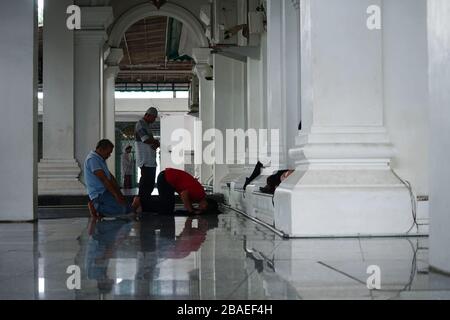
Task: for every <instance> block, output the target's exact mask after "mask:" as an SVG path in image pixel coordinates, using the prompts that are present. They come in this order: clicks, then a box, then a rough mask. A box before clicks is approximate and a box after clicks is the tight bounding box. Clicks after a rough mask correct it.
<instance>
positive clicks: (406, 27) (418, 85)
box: [383, 0, 429, 195]
mask: <svg viewBox="0 0 450 320" xmlns="http://www.w3.org/2000/svg"><path fill="white" fill-rule="evenodd" d="M426 15H427V4H426V1H423V0H389V1H384V4H383V57H384V64H383V67H384V104H385V105H384V110H385V115H384V117H385V125H386V128H387V129H388V132H389V136H390V138H391V141H392V143H393V144H394V147H395V149H396V156H395V157H394V158H393V161H392V167H393V168H394V170H396V172H397V173H398V174H399V175H400V176H401V177H403V178H404V179H407V180H409V181H410V182H411V184H412V186H413V188H414V191H415V192H416V193H417V194H418V195H428V180H427V179H428V147H429V144H428V138H429V123H428V119H427V116H428V112H429V111H428V70H427V69H428V52H427V21H426V18H427V16H426Z"/></svg>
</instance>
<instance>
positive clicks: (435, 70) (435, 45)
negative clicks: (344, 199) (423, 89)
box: [428, 0, 450, 272]
mask: <svg viewBox="0 0 450 320" xmlns="http://www.w3.org/2000/svg"><path fill="white" fill-rule="evenodd" d="M428 25H429V32H428V37H429V68H430V69H429V71H430V113H429V116H430V140H429V142H430V161H429V164H430V180H429V181H430V217H431V218H430V220H431V225H430V265H431V266H432V267H434V268H437V269H439V270H442V271H446V272H450V250H449V248H448V245H449V243H450V232H449V230H450V214H449V208H450V196H449V195H450V188H449V183H450V166H449V165H448V163H449V159H450V138H449V137H450V108H449V106H450V90H449V88H450V63H449V61H450V1H448V0H429V1H428Z"/></svg>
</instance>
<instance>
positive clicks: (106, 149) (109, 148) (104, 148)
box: [95, 139, 114, 160]
mask: <svg viewBox="0 0 450 320" xmlns="http://www.w3.org/2000/svg"><path fill="white" fill-rule="evenodd" d="M113 149H114V144H113V143H112V142H111V141H109V140H108V139H102V140H100V141H99V142H98V143H97V146H96V147H95V152H97V153H98V154H99V155H100V156H101V157H102V158H103V159H105V160H106V159H108V158H109V157H110V156H111V153H112V152H113Z"/></svg>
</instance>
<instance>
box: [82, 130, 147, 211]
mask: <svg viewBox="0 0 450 320" xmlns="http://www.w3.org/2000/svg"><path fill="white" fill-rule="evenodd" d="M113 150H114V144H113V143H112V142H111V141H109V140H107V139H103V140H100V141H99V142H98V143H97V147H96V148H95V151H91V152H90V153H89V154H88V156H87V157H86V160H85V161H84V179H85V184H86V189H87V193H88V195H89V199H90V201H89V204H88V206H89V211H90V213H91V216H92V217H93V218H101V217H128V218H137V216H138V213H139V212H140V207H139V202H138V201H137V199H136V198H135V200H134V201H133V204H132V205H129V204H128V203H127V201H126V199H125V197H124V195H123V194H122V192H121V191H120V187H119V184H118V183H117V180H116V178H115V177H114V176H113V175H112V173H111V172H110V171H109V169H108V166H107V165H106V159H108V158H109V157H110V156H111V153H112V152H113Z"/></svg>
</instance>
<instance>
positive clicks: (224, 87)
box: [213, 54, 247, 192]
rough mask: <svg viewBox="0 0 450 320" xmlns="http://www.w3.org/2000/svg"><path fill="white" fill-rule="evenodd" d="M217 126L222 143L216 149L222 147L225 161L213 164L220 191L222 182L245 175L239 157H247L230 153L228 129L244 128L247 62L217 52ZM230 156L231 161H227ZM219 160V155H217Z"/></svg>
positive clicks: (215, 69) (215, 80) (215, 82)
mask: <svg viewBox="0 0 450 320" xmlns="http://www.w3.org/2000/svg"><path fill="white" fill-rule="evenodd" d="M213 60H214V126H215V129H217V130H219V131H220V132H221V133H222V136H223V146H219V145H218V144H216V151H217V149H218V148H219V147H223V149H222V152H223V159H220V160H223V164H216V165H215V166H214V191H215V192H220V191H221V185H222V184H223V183H226V182H230V181H232V180H234V179H236V178H238V177H239V176H241V175H242V173H243V169H244V165H243V164H238V163H237V160H238V159H239V160H240V159H245V152H244V154H238V153H237V152H235V153H234V157H232V158H231V157H230V153H228V151H230V150H227V148H226V144H227V139H226V131H227V129H245V126H246V125H245V106H246V96H245V94H246V80H245V79H246V78H245V71H246V68H247V67H246V65H245V63H243V62H241V61H237V60H234V59H231V58H228V57H224V56H221V55H218V54H216V55H214V56H213ZM227 153H228V155H227ZM227 158H228V160H229V162H232V163H233V164H231V163H229V164H227ZM217 161H219V159H217Z"/></svg>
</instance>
